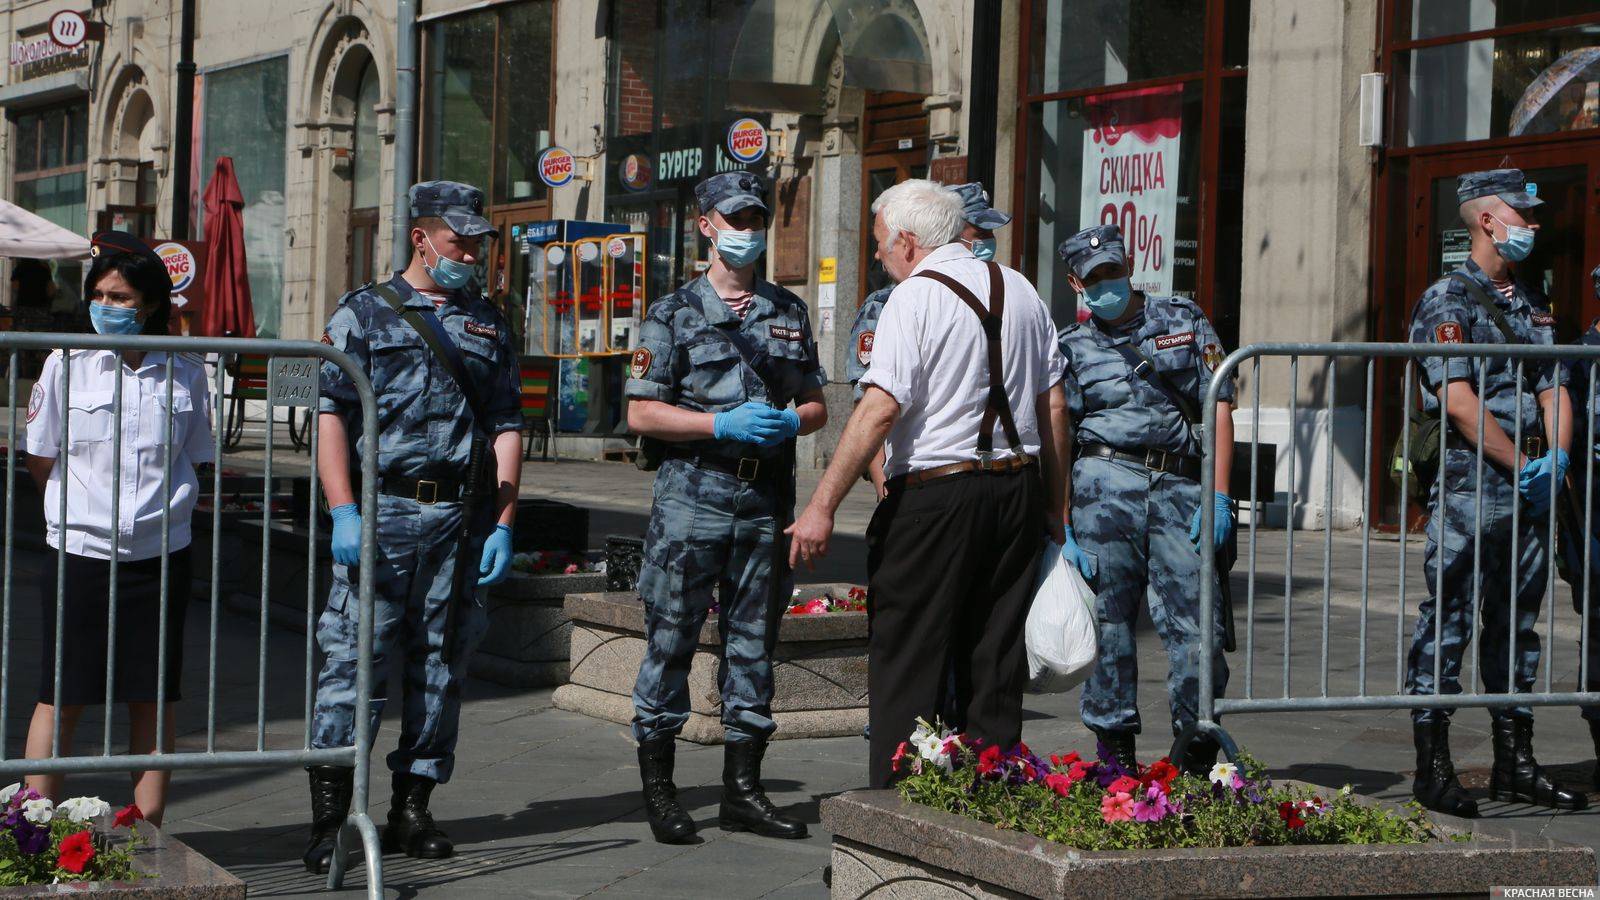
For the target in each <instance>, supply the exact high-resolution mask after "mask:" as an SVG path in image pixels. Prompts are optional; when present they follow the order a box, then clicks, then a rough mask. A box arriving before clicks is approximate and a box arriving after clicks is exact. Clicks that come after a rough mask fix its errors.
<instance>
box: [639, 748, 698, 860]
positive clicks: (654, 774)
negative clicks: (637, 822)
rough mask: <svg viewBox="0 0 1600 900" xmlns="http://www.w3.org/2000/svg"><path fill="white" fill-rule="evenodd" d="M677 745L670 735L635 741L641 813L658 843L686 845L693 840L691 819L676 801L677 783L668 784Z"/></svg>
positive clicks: (670, 780) (692, 822) (670, 779)
mask: <svg viewBox="0 0 1600 900" xmlns="http://www.w3.org/2000/svg"><path fill="white" fill-rule="evenodd" d="M677 747H678V739H677V738H676V737H674V736H672V735H670V734H669V735H665V736H663V737H653V738H651V739H649V740H647V741H640V742H639V778H640V780H641V781H643V782H644V814H645V815H646V816H648V817H649V818H650V832H651V833H652V834H654V835H655V836H656V841H657V842H658V843H662V844H687V843H690V842H691V841H693V840H694V831H695V829H694V820H693V819H691V818H689V814H688V813H686V812H684V811H683V807H682V806H680V805H679V804H678V786H677V785H675V784H673V783H672V766H673V762H674V761H675V759H676V751H677Z"/></svg>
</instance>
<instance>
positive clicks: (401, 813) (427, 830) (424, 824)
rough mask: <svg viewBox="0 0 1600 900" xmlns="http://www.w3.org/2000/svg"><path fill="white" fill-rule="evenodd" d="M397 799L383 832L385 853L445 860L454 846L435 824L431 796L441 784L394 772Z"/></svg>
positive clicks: (392, 803)
mask: <svg viewBox="0 0 1600 900" xmlns="http://www.w3.org/2000/svg"><path fill="white" fill-rule="evenodd" d="M393 783H394V800H393V801H391V802H390V805H389V827H388V828H385V829H384V830H383V852H385V853H404V854H405V855H407V856H409V857H412V858H413V859H444V858H445V857H447V856H449V855H450V854H452V853H454V852H455V849H456V848H455V845H454V844H452V843H450V839H449V838H447V837H445V834H444V832H443V831H440V830H439V826H437V825H435V824H433V814H432V813H430V812H428V797H429V796H430V795H432V794H433V789H434V786H435V785H437V784H438V783H439V782H437V781H434V780H433V779H432V778H424V777H423V776H421V775H413V774H411V773H410V772H396V773H394V779H393Z"/></svg>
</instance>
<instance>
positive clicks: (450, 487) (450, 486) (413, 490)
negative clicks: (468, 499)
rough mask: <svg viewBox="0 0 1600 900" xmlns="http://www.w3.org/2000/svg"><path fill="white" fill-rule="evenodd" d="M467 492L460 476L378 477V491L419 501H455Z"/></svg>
mask: <svg viewBox="0 0 1600 900" xmlns="http://www.w3.org/2000/svg"><path fill="white" fill-rule="evenodd" d="M466 492H467V484H466V482H465V481H462V480H461V479H459V478H407V477H405V476H403V475H381V476H379V477H378V493H380V494H387V495H389V496H390V497H404V498H405V499H407V500H415V501H417V502H418V503H455V502H457V501H459V500H460V499H461V497H462V495H464V494H466Z"/></svg>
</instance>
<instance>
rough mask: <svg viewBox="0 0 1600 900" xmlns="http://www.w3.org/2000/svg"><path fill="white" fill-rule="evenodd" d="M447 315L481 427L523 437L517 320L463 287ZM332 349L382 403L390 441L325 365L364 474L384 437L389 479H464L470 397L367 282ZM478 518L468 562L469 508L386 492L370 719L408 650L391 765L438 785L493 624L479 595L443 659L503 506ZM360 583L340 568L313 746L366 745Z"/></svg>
mask: <svg viewBox="0 0 1600 900" xmlns="http://www.w3.org/2000/svg"><path fill="white" fill-rule="evenodd" d="M480 196H481V195H480ZM452 227H453V226H452ZM389 284H390V285H391V286H393V288H394V289H395V290H396V291H398V292H399V295H400V297H401V298H402V299H403V300H404V301H405V304H406V306H408V307H415V308H418V309H427V310H434V304H433V303H432V302H430V301H429V300H428V299H427V298H425V297H423V296H422V295H421V294H419V293H417V292H416V291H415V290H413V289H412V287H411V286H410V285H409V284H407V283H406V281H405V279H404V278H401V277H400V276H399V275H396V276H394V278H392V279H391V280H390V281H389ZM435 312H436V315H437V316H438V318H439V321H440V322H441V323H443V325H444V328H445V330H446V331H447V332H448V333H449V336H450V338H451V340H452V341H454V343H455V345H456V346H457V347H458V348H460V351H461V356H462V359H463V360H464V362H465V365H466V368H467V372H468V375H469V377H471V378H472V380H473V382H474V383H475V387H476V391H475V392H476V394H477V396H478V397H479V398H480V403H482V404H483V407H484V408H483V414H484V415H485V416H486V417H487V418H488V421H487V422H482V423H479V425H480V426H481V427H482V428H483V430H485V431H486V432H488V433H489V434H490V435H494V434H498V433H500V432H504V431H518V430H521V428H522V408H521V406H522V404H521V393H520V384H519V382H518V371H517V366H516V361H517V355H516V350H515V348H514V347H513V346H512V343H511V340H512V339H511V332H510V329H509V328H507V325H506V322H505V320H504V318H503V317H502V316H501V315H500V314H499V313H498V312H497V311H496V310H495V308H494V306H493V305H492V304H490V303H489V302H488V301H487V300H485V299H483V297H481V296H478V295H473V294H469V293H467V292H464V291H458V292H452V293H451V294H450V295H449V299H448V300H447V301H446V302H445V303H444V304H443V305H442V306H440V307H439V308H438V309H437V310H436V311H435ZM323 341H324V342H326V343H328V344H331V345H332V346H333V347H334V348H335V349H338V350H342V351H344V352H345V353H347V354H349V355H350V356H351V358H353V359H354V360H355V361H356V363H357V364H358V365H360V366H361V367H362V368H363V369H364V370H365V371H366V374H367V377H368V378H369V379H370V380H371V382H372V391H373V395H374V399H375V400H376V402H377V411H378V434H377V435H367V434H363V433H362V431H361V405H360V402H359V401H358V400H357V397H356V392H355V387H354V385H353V384H352V383H351V381H350V379H349V378H348V377H347V376H346V375H345V374H344V372H343V371H342V370H340V369H339V368H338V367H336V366H334V365H332V364H331V363H324V364H323V365H322V371H321V391H322V396H321V403H320V405H319V407H318V408H319V410H320V411H321V412H325V413H337V414H339V415H340V416H342V417H343V418H344V421H345V427H346V429H347V430H348V432H349V435H350V439H351V442H352V455H351V459H352V461H353V462H352V466H354V461H355V460H359V459H360V454H361V451H362V449H363V448H364V447H365V446H366V443H367V441H369V440H373V439H374V438H376V440H377V441H378V474H379V477H380V479H381V478H383V477H384V476H392V477H404V478H428V477H430V476H436V477H440V478H447V479H457V480H458V479H460V477H461V473H464V472H465V471H466V469H467V460H468V454H469V450H470V447H471V444H472V428H473V415H472V412H471V410H470V409H469V408H468V405H467V400H466V398H465V397H464V396H463V395H462V392H461V389H460V388H459V387H458V386H457V385H456V383H455V381H454V380H453V379H452V378H451V377H450V375H449V374H448V370H447V369H446V368H445V367H444V365H443V364H442V363H441V362H440V361H439V360H438V359H437V358H436V357H435V355H434V353H433V352H432V351H431V350H430V349H429V348H428V346H427V344H425V343H424V342H423V339H422V338H421V336H420V335H418V334H417V332H416V331H414V330H413V329H412V328H411V326H410V325H409V324H407V323H405V322H404V321H403V320H401V318H400V317H399V316H398V315H396V314H395V312H394V310H392V309H391V308H390V307H389V304H388V302H387V301H385V300H384V299H383V298H382V297H381V296H379V295H378V294H377V293H376V291H375V290H374V288H373V286H372V285H363V286H362V287H360V288H358V289H357V290H355V291H352V292H351V293H349V294H346V295H345V296H344V297H343V298H342V299H341V300H340V301H339V308H338V309H337V310H335V311H334V314H333V317H332V318H331V319H330V320H329V321H328V327H327V331H326V333H325V335H324V337H323ZM491 467H492V463H491ZM381 489H382V484H381V482H380V491H381ZM363 512H366V511H363ZM478 512H479V515H478V517H477V518H476V520H475V521H474V522H473V523H472V535H473V541H472V547H471V552H470V553H469V554H468V557H467V558H466V559H465V560H458V559H457V546H458V545H457V539H458V535H459V532H458V530H457V529H458V527H459V525H460V522H461V515H462V504H461V503H460V502H456V501H445V500H439V501H438V502H434V503H424V502H421V501H419V500H418V499H416V498H415V497H412V498H406V497H399V496H391V495H389V494H386V493H381V492H380V494H379V496H378V509H377V518H376V519H375V526H376V530H377V542H378V546H377V551H378V552H377V560H376V565H375V567H374V577H375V579H376V581H375V583H374V584H373V594H374V613H375V615H374V619H373V642H372V663H373V667H372V685H373V691H374V693H375V694H376V695H377V696H374V697H373V699H372V709H371V711H370V712H371V715H372V732H371V733H372V734H373V736H374V737H376V735H377V731H378V720H379V718H380V717H381V716H382V713H383V706H384V697H383V694H384V692H385V689H386V686H387V685H388V681H389V679H388V664H389V660H390V658H391V656H392V655H393V654H396V653H398V654H399V655H400V656H401V660H402V663H403V665H404V690H405V694H404V707H403V710H402V714H401V731H400V742H399V747H398V748H397V749H396V750H395V751H394V752H393V753H391V754H389V756H388V764H389V768H390V769H391V770H393V771H395V772H407V771H409V772H411V773H413V774H415V775H420V776H423V777H426V778H429V779H432V780H434V781H437V782H444V781H447V780H449V778H450V771H451V768H452V767H453V765H454V762H455V745H456V731H457V722H458V719H459V716H460V710H461V688H462V683H463V681H464V680H465V678H466V674H467V657H468V655H469V653H470V651H471V648H472V647H474V646H476V644H477V642H478V640H479V638H481V637H482V635H483V632H484V629H485V627H486V622H485V618H484V609H483V603H482V598H481V597H476V596H475V597H474V598H473V602H472V607H471V609H470V611H469V614H467V615H464V616H462V617H461V619H460V620H459V629H458V631H457V634H456V639H457V647H456V652H455V654H454V656H453V657H452V658H453V660H454V661H453V662H452V663H450V664H449V665H446V664H445V663H444V661H443V660H442V659H441V651H442V650H443V647H444V626H445V618H446V609H447V607H448V605H449V602H450V593H451V588H452V584H453V578H454V573H455V567H456V566H457V565H458V564H459V565H467V566H472V567H473V568H474V573H473V575H472V578H473V581H474V582H476V580H477V573H476V567H477V565H478V559H479V554H480V553H481V551H482V547H483V541H484V539H485V538H486V537H487V536H488V534H489V533H490V532H491V531H493V530H494V520H495V511H494V509H493V508H492V505H491V504H484V505H483V508H482V509H481V510H479V511H478ZM356 575H357V572H356V571H355V570H354V569H353V568H350V567H346V566H342V565H338V564H335V565H334V567H333V588H332V590H331V591H330V592H329V595H328V606H327V609H326V610H325V611H324V612H323V614H322V617H321V618H320V619H319V620H318V623H317V643H318V644H319V645H320V646H321V647H322V651H323V653H324V654H326V657H327V659H326V661H325V662H324V663H323V666H322V670H321V673H320V674H319V676H318V678H317V701H316V711H315V714H314V716H313V718H312V727H311V746H313V747H317V748H322V747H348V746H350V745H351V744H352V743H353V742H354V740H355V736H354V729H355V724H354V715H355V709H354V705H355V684H356V625H357V615H356V614H357V610H358V601H357V585H356V583H355V581H356Z"/></svg>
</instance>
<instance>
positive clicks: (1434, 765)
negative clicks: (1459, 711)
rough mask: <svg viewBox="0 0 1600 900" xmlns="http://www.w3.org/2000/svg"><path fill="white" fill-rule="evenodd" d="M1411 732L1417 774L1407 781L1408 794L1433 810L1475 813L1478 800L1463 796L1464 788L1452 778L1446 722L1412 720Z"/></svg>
mask: <svg viewBox="0 0 1600 900" xmlns="http://www.w3.org/2000/svg"><path fill="white" fill-rule="evenodd" d="M1411 733H1412V737H1413V738H1414V739H1415V741H1416V744H1417V777H1416V779H1415V780H1413V781H1412V782H1411V796H1413V797H1416V798H1417V802H1418V803H1421V804H1422V805H1423V806H1426V807H1427V808H1429V809H1431V810H1434V811H1435V812H1442V813H1444V814H1445V815H1448V816H1461V817H1463V818H1467V819H1471V818H1474V817H1476V816H1477V815H1478V801H1476V800H1474V799H1472V798H1471V797H1469V796H1467V789H1466V788H1464V787H1462V786H1461V781H1460V780H1459V779H1457V778H1456V766H1455V763H1453V762H1451V761H1450V723H1449V722H1447V721H1446V722H1414V723H1412V725H1411Z"/></svg>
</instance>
